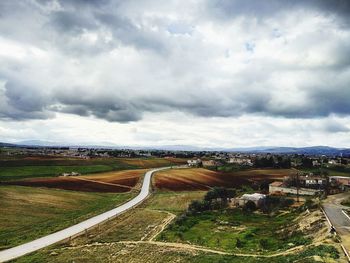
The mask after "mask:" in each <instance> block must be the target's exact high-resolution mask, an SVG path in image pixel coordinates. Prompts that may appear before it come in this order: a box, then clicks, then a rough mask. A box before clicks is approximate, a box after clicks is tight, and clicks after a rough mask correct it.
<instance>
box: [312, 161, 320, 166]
mask: <svg viewBox="0 0 350 263" xmlns="http://www.w3.org/2000/svg"><path fill="white" fill-rule="evenodd" d="M312 166H313V167H318V166H321V163H320V162H319V161H318V160H313V161H312Z"/></svg>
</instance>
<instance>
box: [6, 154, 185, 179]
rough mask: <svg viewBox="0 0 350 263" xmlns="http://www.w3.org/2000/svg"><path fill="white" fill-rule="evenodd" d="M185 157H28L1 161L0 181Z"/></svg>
mask: <svg viewBox="0 0 350 263" xmlns="http://www.w3.org/2000/svg"><path fill="white" fill-rule="evenodd" d="M183 162H184V159H176V158H172V159H164V158H96V159H89V160H82V159H74V158H48V157H28V158H20V159H11V160H1V161H0V181H7V180H19V179H26V178H35V177H52V176H57V175H59V174H61V173H64V172H72V171H74V172H78V173H81V174H89V173H98V172H108V171H115V170H125V169H137V168H140V169H141V168H151V167H161V166H171V165H177V164H179V163H183Z"/></svg>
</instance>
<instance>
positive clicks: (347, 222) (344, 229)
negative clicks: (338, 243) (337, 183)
mask: <svg viewBox="0 0 350 263" xmlns="http://www.w3.org/2000/svg"><path fill="white" fill-rule="evenodd" d="M349 196H350V193H342V194H337V195H330V196H329V197H328V198H327V199H326V200H325V201H324V202H323V204H322V206H323V209H324V211H325V212H326V214H327V216H328V218H329V220H330V221H331V223H332V225H333V226H334V227H335V229H336V231H337V233H338V234H339V235H340V237H341V239H342V243H343V245H344V246H345V247H346V249H347V250H348V251H350V219H349V218H348V217H347V216H346V215H344V213H343V212H342V210H343V209H348V208H349V207H346V206H343V205H341V204H340V202H341V201H342V200H344V199H345V198H348V197H349Z"/></svg>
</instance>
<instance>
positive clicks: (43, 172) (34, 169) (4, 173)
mask: <svg viewBox="0 0 350 263" xmlns="http://www.w3.org/2000/svg"><path fill="white" fill-rule="evenodd" d="M0 169H1V170H0V180H2V181H10V180H19V179H26V178H33V177H49V176H58V175H60V174H62V173H64V172H77V173H81V174H89V173H97V172H108V171H113V170H115V167H113V166H109V165H90V166H75V165H71V166H54V165H52V166H17V167H1V168H0Z"/></svg>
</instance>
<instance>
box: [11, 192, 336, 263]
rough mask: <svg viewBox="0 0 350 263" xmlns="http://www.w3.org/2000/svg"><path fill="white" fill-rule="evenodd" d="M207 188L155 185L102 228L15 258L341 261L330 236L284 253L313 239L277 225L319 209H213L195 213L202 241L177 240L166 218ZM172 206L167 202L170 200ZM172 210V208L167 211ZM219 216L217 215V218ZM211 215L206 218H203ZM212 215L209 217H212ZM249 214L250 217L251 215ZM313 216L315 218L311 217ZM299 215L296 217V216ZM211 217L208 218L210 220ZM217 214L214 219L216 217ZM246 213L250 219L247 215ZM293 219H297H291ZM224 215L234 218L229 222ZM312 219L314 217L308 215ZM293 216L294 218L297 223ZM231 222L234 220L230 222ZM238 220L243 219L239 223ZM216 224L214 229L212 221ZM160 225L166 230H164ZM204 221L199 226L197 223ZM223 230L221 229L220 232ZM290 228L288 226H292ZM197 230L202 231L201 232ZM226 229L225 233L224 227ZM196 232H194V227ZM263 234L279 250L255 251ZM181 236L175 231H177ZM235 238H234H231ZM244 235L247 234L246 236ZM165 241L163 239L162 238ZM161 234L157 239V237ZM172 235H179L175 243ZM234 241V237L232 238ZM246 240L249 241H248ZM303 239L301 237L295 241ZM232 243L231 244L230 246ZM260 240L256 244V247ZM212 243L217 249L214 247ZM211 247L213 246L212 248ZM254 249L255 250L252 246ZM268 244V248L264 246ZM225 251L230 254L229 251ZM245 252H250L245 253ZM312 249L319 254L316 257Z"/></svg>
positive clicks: (317, 233)
mask: <svg viewBox="0 0 350 263" xmlns="http://www.w3.org/2000/svg"><path fill="white" fill-rule="evenodd" d="M203 194H204V192H202V191H200V192H197V191H189V192H165V191H161V192H159V191H156V192H155V193H154V194H153V195H152V196H151V197H150V198H149V199H148V200H147V201H146V202H145V203H144V204H142V205H141V206H140V207H138V208H136V209H134V210H131V211H129V212H127V213H125V214H123V215H122V216H120V217H118V218H115V219H113V220H111V221H109V222H108V223H107V224H104V225H102V226H101V227H100V228H95V229H93V230H91V231H89V233H88V235H82V236H80V237H78V238H76V239H74V240H72V241H70V242H69V243H66V244H61V245H56V246H53V247H51V248H46V249H43V250H41V251H39V252H36V253H33V254H31V255H29V256H25V257H22V258H20V259H18V260H16V261H15V262H17V263H23V262H39V263H40V262H71V261H74V262H91V261H92V262H198V263H199V262H201V263H202V262H232V263H238V262H248V263H249V262H251V263H253V262H258V263H259V262H260V263H268V262H269V263H270V262H272V263H277V262H278V263H281V262H295V261H300V262H317V261H316V260H323V259H325V260H326V262H343V261H340V259H339V252H338V251H337V250H336V249H335V248H334V247H333V246H332V245H331V244H332V243H331V242H330V241H327V242H328V244H329V245H315V246H313V245H309V246H307V247H305V248H303V247H302V246H300V247H298V248H297V249H296V251H295V252H293V251H292V250H291V251H290V252H288V253H286V254H285V255H284V254H283V251H284V250H285V249H289V248H290V245H291V243H287V242H294V243H293V245H294V246H296V245H298V244H300V242H305V244H309V243H310V242H311V240H310V239H305V238H300V239H299V238H298V239H297V240H293V238H296V236H291V237H287V239H286V240H285V241H284V242H281V244H280V243H277V242H276V240H275V238H274V237H275V236H276V235H275V233H273V232H272V231H273V229H272V228H273V227H277V228H282V227H283V226H285V225H289V224H296V225H297V223H298V222H301V221H302V222H304V225H308V224H310V222H311V223H312V222H314V220H319V219H318V216H319V214H316V216H315V214H314V213H312V215H309V216H308V215H305V214H303V215H302V218H299V215H298V214H296V213H287V214H280V215H279V216H277V217H271V218H268V217H266V216H265V217H264V216H263V215H259V214H252V215H250V216H248V215H243V214H241V213H238V211H233V212H232V213H231V212H229V213H220V212H216V213H217V214H215V213H214V214H211V215H205V214H204V215H203V218H202V216H200V217H198V218H197V219H193V218H192V219H191V220H197V221H198V222H197V223H198V224H197V231H199V232H200V234H201V235H203V239H202V241H200V242H201V243H197V241H198V238H195V239H194V240H190V239H188V240H187V239H186V240H187V241H186V240H178V239H171V236H172V233H174V231H175V229H176V227H171V226H169V225H168V227H166V224H169V223H170V224H171V222H174V223H173V224H174V225H176V224H178V223H179V221H178V220H177V219H175V221H174V220H173V221H169V219H171V218H172V216H171V214H172V213H173V212H174V213H176V214H181V213H182V212H183V211H184V210H185V208H184V206H183V205H182V204H181V202H182V201H184V200H186V202H187V203H188V202H190V201H191V200H194V199H200V198H202V197H203ZM166 200H169V201H168V204H169V207H167V205H166V204H167V202H166ZM169 211H170V212H169ZM217 216H218V218H217V219H219V220H216V219H215V218H216V217H217ZM205 217H207V218H205ZM208 217H210V219H209V218H208ZM248 217H251V218H250V219H248ZM313 217H315V219H313ZM297 218H298V221H295V220H297ZM208 219H209V222H208ZM212 219H215V220H212ZM247 219H248V222H246V221H245V220H247ZM293 219H294V220H293ZM225 220H227V221H229V222H230V224H226V223H225V222H226V221H225ZM310 220H311V221H310ZM293 222H295V223H293ZM231 223H234V225H232V224H231ZM238 223H240V225H238ZM212 226H214V228H213V229H211V228H210V227H212ZM324 226H325V225H323V226H322V227H321V228H318V229H317V231H315V230H312V229H311V230H310V231H312V234H313V235H314V236H316V237H317V238H318V239H317V240H321V239H322V240H323V239H324V235H325V233H327V229H326V228H325V227H324ZM162 227H165V228H166V230H165V231H164V230H163V232H162ZM198 227H200V228H201V229H198ZM188 231H192V230H186V229H185V230H184V233H185V234H184V238H187V236H186V235H187V234H188ZM217 231H219V232H217ZM288 231H289V230H288ZM199 232H198V234H199ZM226 232H227V233H226ZM192 234H193V233H192ZM219 234H221V235H223V241H222V243H218V242H217V236H218V235H219ZM258 234H262V235H263V236H262V237H261V238H264V239H266V240H268V242H267V244H268V245H269V246H270V247H269V249H270V250H269V251H273V250H275V249H277V248H282V250H279V252H278V253H277V255H276V256H271V257H268V258H265V257H256V256H255V254H257V253H264V251H265V253H266V250H263V249H261V247H260V244H261V242H259V239H260V236H259V235H258ZM234 235H240V236H241V238H242V244H244V246H243V247H242V248H240V249H239V250H237V248H234V249H232V248H231V247H230V246H231V243H232V245H235V242H236V239H235V238H234ZM176 238H177V236H176ZM230 238H233V239H232V240H229V239H230ZM245 238H246V239H245ZM165 239H166V240H167V242H163V241H164V240H165ZM157 240H158V241H157ZM174 241H176V242H175V243H174ZM231 241H233V242H231ZM244 242H245V243H244ZM297 242H299V243H297ZM226 246H228V247H226ZM257 246H258V249H256V247H257ZM210 248H212V249H213V250H210ZM208 249H209V250H208ZM226 249H227V250H228V251H236V252H237V251H238V253H240V254H242V255H232V254H230V253H232V252H225V250H226ZM252 249H253V250H252ZM265 249H266V248H265ZM225 253H226V254H225ZM244 253H247V256H243V254H244ZM314 255H317V257H316V258H315V259H314Z"/></svg>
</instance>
